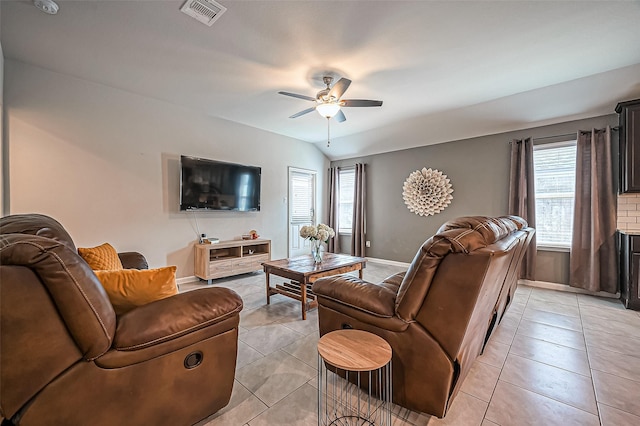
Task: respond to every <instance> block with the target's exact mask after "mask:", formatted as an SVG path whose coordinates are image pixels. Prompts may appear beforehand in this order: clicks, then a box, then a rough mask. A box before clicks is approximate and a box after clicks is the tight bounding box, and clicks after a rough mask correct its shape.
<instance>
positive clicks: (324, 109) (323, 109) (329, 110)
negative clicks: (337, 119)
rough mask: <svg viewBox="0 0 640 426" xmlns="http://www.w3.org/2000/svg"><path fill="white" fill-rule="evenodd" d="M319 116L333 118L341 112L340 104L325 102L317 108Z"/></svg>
mask: <svg viewBox="0 0 640 426" xmlns="http://www.w3.org/2000/svg"><path fill="white" fill-rule="evenodd" d="M316 111H318V114H320V115H321V116H323V117H325V118H332V117H333V116H335V115H336V114H337V113H338V111H340V104H339V103H337V102H325V103H320V104H318V105H317V106H316Z"/></svg>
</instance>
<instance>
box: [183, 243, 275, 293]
mask: <svg viewBox="0 0 640 426" xmlns="http://www.w3.org/2000/svg"><path fill="white" fill-rule="evenodd" d="M195 248H196V252H195V265H194V270H195V276H196V277H198V278H201V279H203V280H207V283H208V284H211V280H213V279H215V278H223V277H229V276H232V275H238V274H245V273H247V272H253V271H260V270H262V262H267V261H269V260H271V240H263V239H257V240H231V241H220V242H219V243H215V244H196V245H195Z"/></svg>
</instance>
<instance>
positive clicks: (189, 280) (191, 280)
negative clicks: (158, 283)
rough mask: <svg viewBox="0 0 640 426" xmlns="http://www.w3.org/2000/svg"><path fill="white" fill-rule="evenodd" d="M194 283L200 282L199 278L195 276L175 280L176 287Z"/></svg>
mask: <svg viewBox="0 0 640 426" xmlns="http://www.w3.org/2000/svg"><path fill="white" fill-rule="evenodd" d="M195 281H200V278H198V277H196V276H195V275H191V276H190V277H182V278H176V284H178V285H181V284H186V283H192V282H195Z"/></svg>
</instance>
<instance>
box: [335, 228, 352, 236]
mask: <svg viewBox="0 0 640 426" xmlns="http://www.w3.org/2000/svg"><path fill="white" fill-rule="evenodd" d="M351 234H352V232H351V231H341V230H339V229H338V235H340V236H342V235H349V236H351Z"/></svg>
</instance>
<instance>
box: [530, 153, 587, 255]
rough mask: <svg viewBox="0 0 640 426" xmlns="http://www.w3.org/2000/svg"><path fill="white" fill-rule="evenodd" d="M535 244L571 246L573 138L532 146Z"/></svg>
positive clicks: (573, 170)
mask: <svg viewBox="0 0 640 426" xmlns="http://www.w3.org/2000/svg"><path fill="white" fill-rule="evenodd" d="M533 170H534V176H535V194H536V239H537V243H538V246H542V247H552V248H554V247H555V248H568V247H571V235H572V230H573V203H574V197H573V196H574V188H575V186H576V141H568V142H558V143H550V144H545V145H537V146H534V147H533Z"/></svg>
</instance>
